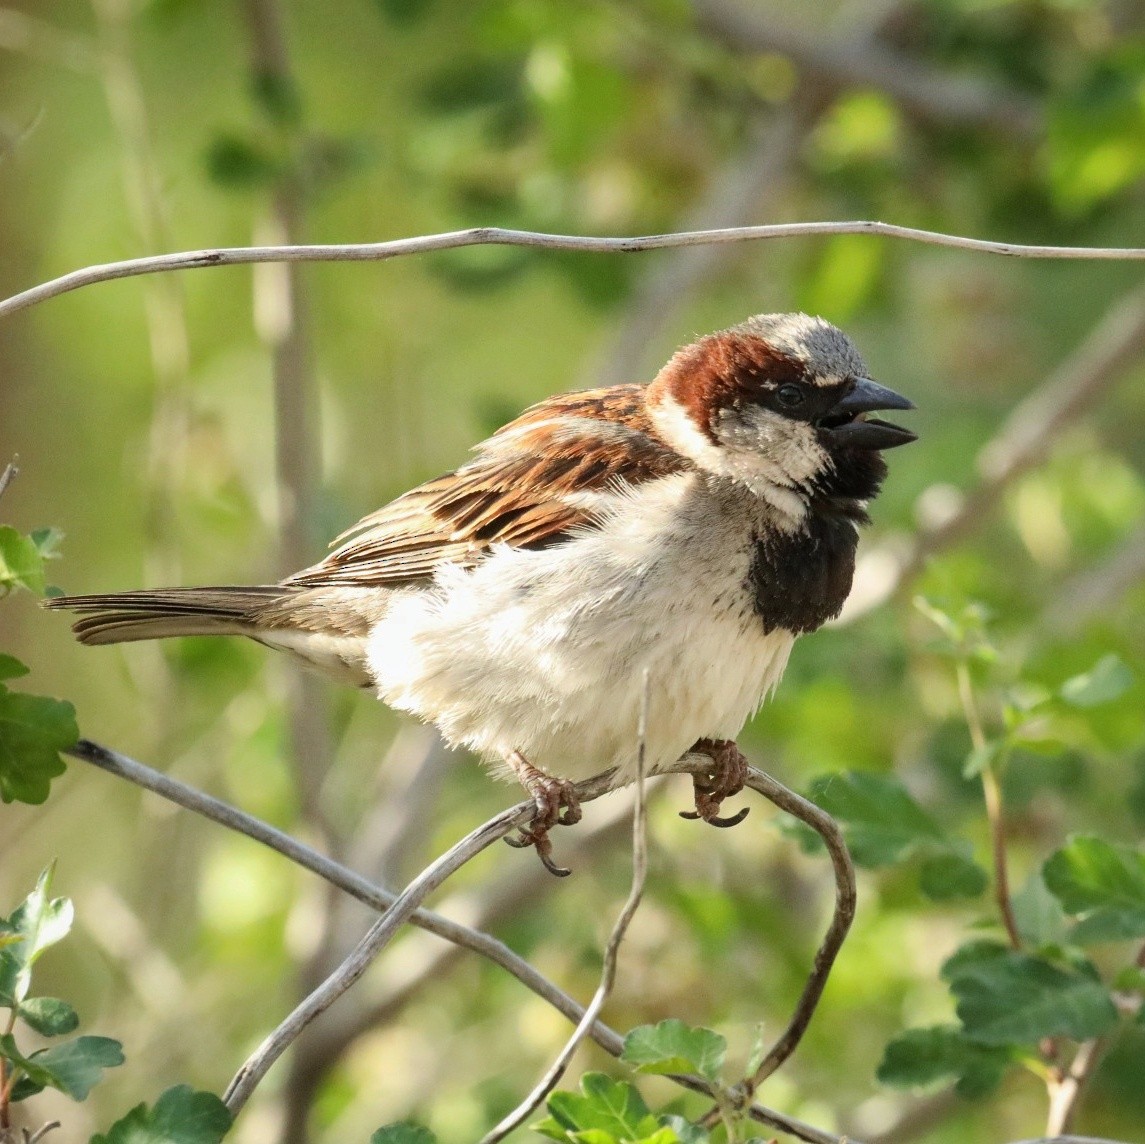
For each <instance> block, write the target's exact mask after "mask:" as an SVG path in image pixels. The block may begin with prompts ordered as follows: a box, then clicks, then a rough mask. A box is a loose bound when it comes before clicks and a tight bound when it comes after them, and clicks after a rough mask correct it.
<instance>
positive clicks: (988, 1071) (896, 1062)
mask: <svg viewBox="0 0 1145 1144" xmlns="http://www.w3.org/2000/svg"><path fill="white" fill-rule="evenodd" d="M1013 1060H1014V1054H1013V1052H1012V1050H1011V1049H1009V1048H1005V1047H996V1046H992V1045H982V1044H976V1043H975V1042H974V1041H971V1040H969V1039H967V1037H966V1035H965V1034H964V1033H963V1031H962V1030H961V1029H959V1028H957V1027H955V1026H953V1025H936V1026H934V1027H932V1028H929V1029H908V1030H907V1031H906V1032H905V1033H902V1034H900V1035H899V1036H897V1037H895V1038H894V1040H893V1041H891V1042H890V1044H888V1045H887V1047H886V1051H885V1052H884V1053H883V1059H882V1062H881V1063H880V1064H879V1067H878V1072H877V1074H876V1075H877V1076H878V1079H879V1080H880V1081H881V1082H882V1083H883V1084H888V1085H892V1086H894V1087H895V1088H915V1087H917V1086H920V1085H929V1084H933V1083H934V1082H935V1081H940V1080H945V1079H947V1078H948V1077H956V1078H957V1084H956V1085H955V1088H956V1089H957V1091H958V1092H959V1093H960V1094H961V1095H962V1096H966V1097H979V1096H985V1095H987V1094H988V1093H990V1092H991V1091H992V1090H993V1089H995V1088H996V1087H997V1085H998V1082H999V1081H1000V1080H1001V1079H1002V1076H1003V1074H1004V1073H1005V1071H1006V1069H1007V1067H1008V1066H1009V1065H1010V1064H1011V1062H1012V1061H1013Z"/></svg>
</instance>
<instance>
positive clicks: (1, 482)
mask: <svg viewBox="0 0 1145 1144" xmlns="http://www.w3.org/2000/svg"><path fill="white" fill-rule="evenodd" d="M19 475H20V469H19V467H18V466H17V464H16V462H15V461H9V462H8V464H6V465H5V466H4V471H3V472H2V473H0V497H2V496H3V495H4V494H5V493H6V492H7V491H8V486H9V485H10V484H11V483H12V482H13V481H14V480H15V479H16V478H17V477H18V476H19Z"/></svg>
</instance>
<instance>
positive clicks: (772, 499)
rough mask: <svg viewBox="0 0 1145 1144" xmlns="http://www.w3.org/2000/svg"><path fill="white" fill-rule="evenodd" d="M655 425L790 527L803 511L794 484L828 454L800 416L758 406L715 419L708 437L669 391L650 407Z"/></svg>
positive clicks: (821, 467)
mask: <svg viewBox="0 0 1145 1144" xmlns="http://www.w3.org/2000/svg"><path fill="white" fill-rule="evenodd" d="M649 412H650V413H651V416H652V422H653V424H654V425H655V426H656V431H657V432H658V433H659V434H660V435H661V436H662V437H663V438H664V440H665V441H667V442H668V444H669V445H671V446H672V447H673V448H674V449H676V451H677V452H679V453H682V454H683V455H684V456H685V457H688V458H689V459H691V460H693V461H695V462H696V464H697V465H699V466H700V467H701V468H702V469H705V470H706V471H707V472H709V473H715V474H717V475H719V476H723V477H729V478H731V479H732V480H734V481H738V482H739V483H740V484H743V485H746V486H747V487H748V488H749V489H751V491H752V492H753V493H755V494H756V496H758V497H761V498H762V499H763V500H765V501H767V502H768V504H770V505H771V506H772V507H773V508H775V509H777V510H778V512H779V514H780V517H781V522H782V523H785V524H788V525H790V526H791V527H794V526H796V525H798V524H799V523H800V522H801V521H802V520H803V519H804V517H805V516H806V515H807V502H806V500H805V499H804V497H803V496H802V495H801V494H800V492H799V491H798V489H797V486H799V485H802V484H804V483H805V482H806V481H808V480H810V479H811V478H812V477H814V476H816V475H817V474H819V473H823V472H825V471H826V470H827V469H828V468H829V467H830V463H831V462H830V458H829V457H828V456H827V454H826V453H825V452H824V450H823V449H822V447H821V446H820V445H819V443H818V442H817V441H816V440H815V431H814V429H813V428H812V427H811V426H810V425H809V424H808V423H807V422H805V421H792V420H791V419H789V418H787V417H781V416H779V415H778V414H775V413H771V412H769V411H768V410H766V409H762V408H760V407H759V406H751V407H749V408H748V409H746V410H741V411H739V412H733V411H732V410H724V411H723V412H722V413H721V415H720V417H719V418H718V419H717V422H716V426H715V432H716V436H717V437H718V438H719V443H718V444H716V443H713V442H712V441H711V440H709V439H708V437H707V436H706V435H705V434H704V433H703V432H702V431H701V430H700V429H699V427H698V426H697V425H696V424H695V422H693V421H692V419H691V417H689V416H688V412H687V410H686V409H684V408H683V406H681V405H680V403H679V402H677V401H676V400H675V399H674V398H672V397H671V395H669V394H665V395H664V396H663V397H662V398H661V399H660V400H659V401H658V402H657V403H656V404H655V405H654V406H652V407H651V408H650V410H649Z"/></svg>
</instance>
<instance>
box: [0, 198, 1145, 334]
mask: <svg viewBox="0 0 1145 1144" xmlns="http://www.w3.org/2000/svg"><path fill="white" fill-rule="evenodd" d="M833 234H871V235H880V236H882V237H884V238H901V239H907V240H909V241H911V242H921V243H925V244H928V245H931V246H948V247H954V248H955V249H958V250H974V251H978V252H979V253H982V254H1002V255H1008V256H1010V257H1014V258H1055V259H1056V258H1060V259H1078V260H1095V261H1106V262H1109V261H1126V260H1142V259H1145V247H1140V246H1126V247H1113V246H1035V245H1028V244H1024V243H1014V242H994V241H992V240H990V239H984V238H966V237H964V236H962V235H956V234H944V233H942V232H941V231H935V230H922V229H920V228H918V227H913V226H897V225H896V224H894V223H889V222H876V221H872V220H854V221H849V222H793V223H775V224H773V225H769V226H738V227H727V228H724V229H721V230H693V231H680V232H677V233H675V234H651V235H640V236H632V237H624V238H600V237H593V236H589V235H576V234H543V233H541V232H539V231H532V230H509V229H505V228H503V227H493V226H486V227H472V228H471V229H469V230H455V231H447V232H445V233H443V234H429V235H421V236H419V237H417V238H397V239H393V240H392V241H389V242H361V243H332V244H317V245H307V246H232V247H218V248H215V249H210V250H190V251H182V252H179V253H176V254H155V255H150V256H148V257H146V258H128V259H125V260H124V261H122V262H107V263H103V264H102V265H98V266H86V267H84V268H83V269H82V270H73V271H72V272H71V273H70V274H64V275H62V276H61V277H59V278H53V279H51V281H48V282H43V283H41V284H40V285H39V286H33V287H32V288H31V289H29V290H24V291H22V292H21V293H19V294H13V295H12V297H10V298H6V299H5V300H4V301H2V302H0V317H5V316H6V315H8V314H15V313H16V312H17V311H19V310H26V309H27V308H28V307H30V306H35V305H37V304H38V303H40V302H46V301H47V300H48V299H49V298H57V297H59V296H60V295H61V294H67V293H69V292H70V291H72V290H78V289H80V287H82V286H92V285H94V284H95V283H97V282H111V281H114V280H115V279H117V278H136V277H138V276H139V275H141V274H158V273H162V272H164V271H170V270H195V269H198V268H200V267H205V266H243V265H249V264H251V263H257V262H381V261H384V260H386V259H389V258H400V257H403V256H405V255H410V254H426V253H429V252H430V251H435V250H456V249H458V248H460V247H464V246H525V247H536V248H539V249H543V250H574V251H580V252H582V253H586V254H629V253H633V252H636V251H642V250H664V249H667V248H669V247H679V246H706V245H711V244H724V243H734V242H756V241H760V240H763V239H770V238H803V237H811V236H821V235H833Z"/></svg>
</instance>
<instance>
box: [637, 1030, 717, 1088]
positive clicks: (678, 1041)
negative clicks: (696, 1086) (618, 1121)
mask: <svg viewBox="0 0 1145 1144" xmlns="http://www.w3.org/2000/svg"><path fill="white" fill-rule="evenodd" d="M727 1048H728V1043H727V1040H726V1039H725V1038H723V1037H721V1036H720V1034H719V1033H714V1032H712V1030H711V1029H704V1028H692V1027H691V1026H690V1025H685V1024H684V1022H683V1021H680V1020H677V1019H676V1018H675V1017H669V1018H668V1019H667V1020H666V1021H661V1022H660V1023H659V1024H657V1025H641V1026H640V1027H639V1028H637V1029H633V1030H632V1032H631V1033H629V1034H628V1036H627V1037H625V1038H624V1051H623V1052H622V1053H621V1054H620V1059H621V1060H622V1061H627V1062H628V1063H629V1064H633V1065H635V1066H636V1071H637V1072H642V1073H657V1074H664V1073H689V1072H694V1073H699V1074H700V1076H702V1077H706V1078H707V1079H708V1080H711V1081H714V1080H716V1079H718V1077H719V1075H720V1069H722V1068H723V1065H724V1056H725V1054H726V1053H727Z"/></svg>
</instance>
